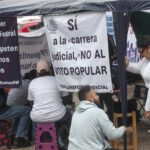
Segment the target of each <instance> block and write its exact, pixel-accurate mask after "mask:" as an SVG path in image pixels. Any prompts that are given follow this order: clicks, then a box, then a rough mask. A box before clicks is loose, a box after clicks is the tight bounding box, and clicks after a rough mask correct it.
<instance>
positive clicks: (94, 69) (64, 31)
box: [44, 13, 112, 93]
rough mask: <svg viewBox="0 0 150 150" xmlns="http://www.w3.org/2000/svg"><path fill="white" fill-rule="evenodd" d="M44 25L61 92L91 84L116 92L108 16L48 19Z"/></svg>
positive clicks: (80, 14)
mask: <svg viewBox="0 0 150 150" xmlns="http://www.w3.org/2000/svg"><path fill="white" fill-rule="evenodd" d="M44 24H45V27H46V35H47V41H48V45H49V47H50V49H51V57H52V62H53V66H54V71H55V75H56V80H57V82H58V86H59V88H60V90H62V91H70V92H77V91H78V90H79V89H80V87H81V86H83V85H87V84H88V85H90V86H92V87H93V88H95V89H96V91H97V92H101V93H102V92H112V82H111V75H110V66H109V55H108V42H107V41H108V39H107V28H106V16H105V14H104V13H76V14H70V15H64V16H48V17H45V18H44Z"/></svg>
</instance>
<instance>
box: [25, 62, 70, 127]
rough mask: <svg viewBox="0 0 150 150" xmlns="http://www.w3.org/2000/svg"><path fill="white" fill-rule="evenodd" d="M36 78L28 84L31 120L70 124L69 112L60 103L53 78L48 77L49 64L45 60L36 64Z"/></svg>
mask: <svg viewBox="0 0 150 150" xmlns="http://www.w3.org/2000/svg"><path fill="white" fill-rule="evenodd" d="M36 70H37V74H38V77H37V78H36V79H34V80H32V81H31V82H30V85H29V89H28V100H30V101H33V107H32V111H31V114H30V116H31V119H32V120H33V121H34V122H56V121H57V122H58V121H59V122H65V121H67V122H68V124H70V122H71V112H70V111H69V110H67V109H66V108H65V106H64V105H63V102H62V97H61V92H60V91H59V89H58V87H57V83H56V79H55V77H54V76H51V75H50V70H49V64H48V62H47V61H45V60H40V61H38V62H37V68H36Z"/></svg>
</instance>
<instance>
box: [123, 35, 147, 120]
mask: <svg viewBox="0 0 150 150" xmlns="http://www.w3.org/2000/svg"><path fill="white" fill-rule="evenodd" d="M138 47H139V48H138V50H139V52H140V54H141V56H142V59H141V60H140V61H139V62H138V63H130V62H129V61H128V59H126V66H127V70H128V71H129V72H132V73H135V74H140V75H141V76H142V78H143V80H144V82H145V86H146V87H147V88H148V95H147V99H146V104H145V113H144V115H145V117H146V118H150V90H149V88H150V36H149V35H145V36H143V37H142V38H141V40H140V42H139V44H138Z"/></svg>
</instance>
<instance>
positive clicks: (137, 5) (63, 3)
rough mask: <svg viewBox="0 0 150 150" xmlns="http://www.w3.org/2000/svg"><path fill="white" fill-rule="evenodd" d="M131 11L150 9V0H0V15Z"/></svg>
mask: <svg viewBox="0 0 150 150" xmlns="http://www.w3.org/2000/svg"><path fill="white" fill-rule="evenodd" d="M124 3H128V4H127V6H128V9H129V10H130V11H137V10H141V9H150V1H149V0H142V1H141V0H94V1H93V0H30V1H25V0H0V16H1V17H6V16H7V17H10V16H23V15H40V14H41V15H44V14H65V13H73V12H79V11H120V10H123V8H122V7H120V4H121V5H122V6H123V5H124Z"/></svg>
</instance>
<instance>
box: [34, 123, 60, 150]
mask: <svg viewBox="0 0 150 150" xmlns="http://www.w3.org/2000/svg"><path fill="white" fill-rule="evenodd" d="M35 150H58V144H57V132H56V127H55V125H54V123H38V124H37V127H36V145H35Z"/></svg>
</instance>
